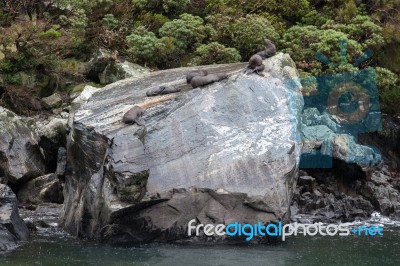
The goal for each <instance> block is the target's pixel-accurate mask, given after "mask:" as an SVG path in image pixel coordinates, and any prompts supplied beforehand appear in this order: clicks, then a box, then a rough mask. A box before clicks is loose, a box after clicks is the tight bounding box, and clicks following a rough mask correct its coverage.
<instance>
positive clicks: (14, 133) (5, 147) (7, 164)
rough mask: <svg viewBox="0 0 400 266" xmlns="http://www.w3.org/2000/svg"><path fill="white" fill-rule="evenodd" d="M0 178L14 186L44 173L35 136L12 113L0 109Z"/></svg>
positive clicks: (43, 164)
mask: <svg viewBox="0 0 400 266" xmlns="http://www.w3.org/2000/svg"><path fill="white" fill-rule="evenodd" d="M0 135H1V138H0V176H2V175H3V176H4V177H5V179H6V180H7V181H8V182H10V183H12V184H16V183H19V182H25V181H27V180H29V179H32V178H35V177H37V176H41V175H43V174H44V172H45V163H44V158H43V154H42V152H41V150H40V147H39V144H38V138H37V136H36V135H35V134H34V133H33V132H32V131H31V130H30V129H29V128H28V127H27V125H26V123H25V122H24V121H23V120H22V119H21V117H19V116H17V115H16V114H14V113H13V112H11V111H9V110H7V109H5V108H3V107H0Z"/></svg>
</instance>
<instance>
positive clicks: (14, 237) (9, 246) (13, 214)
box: [0, 184, 29, 254]
mask: <svg viewBox="0 0 400 266" xmlns="http://www.w3.org/2000/svg"><path fill="white" fill-rule="evenodd" d="M17 205H18V203H17V198H16V197H15V194H14V193H13V192H12V191H11V189H10V188H9V187H7V186H6V185H4V184H0V254H1V253H3V252H6V251H11V250H13V249H15V248H17V247H18V244H19V242H20V241H26V240H27V239H28V237H29V230H28V227H27V226H26V225H25V223H24V221H23V220H22V219H21V217H20V216H19V214H18V206H17Z"/></svg>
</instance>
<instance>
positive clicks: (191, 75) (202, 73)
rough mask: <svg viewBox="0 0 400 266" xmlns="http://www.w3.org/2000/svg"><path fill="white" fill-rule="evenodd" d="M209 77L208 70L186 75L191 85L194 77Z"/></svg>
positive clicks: (191, 72) (195, 71)
mask: <svg viewBox="0 0 400 266" xmlns="http://www.w3.org/2000/svg"><path fill="white" fill-rule="evenodd" d="M207 75H208V72H207V70H194V71H190V72H189V73H188V74H187V75H186V82H187V83H188V84H189V83H190V81H191V80H192V78H193V77H196V76H207Z"/></svg>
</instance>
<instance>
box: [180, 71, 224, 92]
mask: <svg viewBox="0 0 400 266" xmlns="http://www.w3.org/2000/svg"><path fill="white" fill-rule="evenodd" d="M227 77H228V75H227V74H225V73H224V74H208V72H207V71H206V70H195V71H191V72H189V73H188V74H187V75H186V82H187V83H190V85H192V88H197V87H200V86H205V85H208V84H211V83H214V82H218V81H221V80H223V79H226V78H227Z"/></svg>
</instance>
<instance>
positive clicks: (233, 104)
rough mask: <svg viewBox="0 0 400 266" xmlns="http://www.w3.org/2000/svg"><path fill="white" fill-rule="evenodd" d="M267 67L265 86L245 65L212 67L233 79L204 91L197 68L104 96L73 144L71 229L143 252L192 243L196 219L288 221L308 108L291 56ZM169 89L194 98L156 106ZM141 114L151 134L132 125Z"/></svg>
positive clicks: (92, 103) (66, 221) (68, 198)
mask: <svg viewBox="0 0 400 266" xmlns="http://www.w3.org/2000/svg"><path fill="white" fill-rule="evenodd" d="M264 64H265V65H266V69H267V70H268V71H265V73H264V75H265V76H264V77H262V76H259V75H244V74H243V73H242V71H243V68H244V67H245V65H246V64H245V63H239V64H231V65H213V66H206V67H202V68H204V69H207V70H208V72H209V73H228V74H229V78H228V79H227V80H224V81H221V82H218V83H214V84H211V85H208V86H205V87H202V88H196V89H191V88H189V85H187V84H186V80H185V75H186V73H188V72H189V71H191V70H193V68H181V69H172V70H166V71H159V72H154V73H152V74H149V75H147V76H145V77H142V78H140V77H138V78H132V79H127V80H124V81H120V82H117V83H114V84H111V85H109V86H106V87H105V88H103V89H101V90H98V91H96V92H94V93H93V95H92V96H91V97H90V98H89V99H88V101H87V102H86V103H85V104H83V105H82V106H81V107H80V109H78V110H77V112H76V113H75V116H74V119H73V123H72V129H71V133H70V135H69V137H68V146H67V150H68V154H67V171H66V183H65V194H64V195H65V202H64V209H63V213H62V219H61V223H62V224H63V226H64V227H65V228H67V230H69V231H70V232H72V233H73V234H75V235H79V236H84V237H89V238H95V239H99V240H102V241H105V242H110V243H134V242H146V241H170V240H178V239H183V238H187V224H188V222H189V221H190V220H191V219H197V221H198V222H201V223H224V224H228V223H230V222H233V221H238V222H246V223H255V222H258V221H263V222H265V223H267V222H277V221H279V220H283V221H286V220H287V219H288V217H289V213H288V211H289V205H290V201H291V197H292V195H293V190H294V187H295V185H296V178H297V170H298V165H299V157H300V151H301V148H302V143H301V139H300V135H299V131H298V128H297V126H298V125H299V114H300V112H301V110H302V106H303V98H302V96H301V93H300V85H299V84H298V83H296V82H295V78H296V77H297V71H296V69H295V65H294V63H293V61H292V60H291V58H290V57H289V56H288V55H284V54H278V55H276V56H274V57H272V58H269V59H267V60H265V62H264ZM288 81H289V82H288ZM288 84H290V85H288ZM160 85H169V86H175V87H180V88H181V89H182V90H181V92H179V93H173V94H169V95H163V96H158V97H151V98H146V97H145V95H146V91H147V90H148V89H149V88H151V87H154V86H160ZM135 104H137V105H139V106H141V107H142V108H144V109H145V113H144V116H143V119H144V122H145V123H144V124H145V126H139V125H136V124H135V125H131V126H129V125H124V124H123V123H122V122H121V119H122V116H123V114H124V113H125V112H126V111H127V110H129V109H130V108H131V107H132V106H133V105H135Z"/></svg>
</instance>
